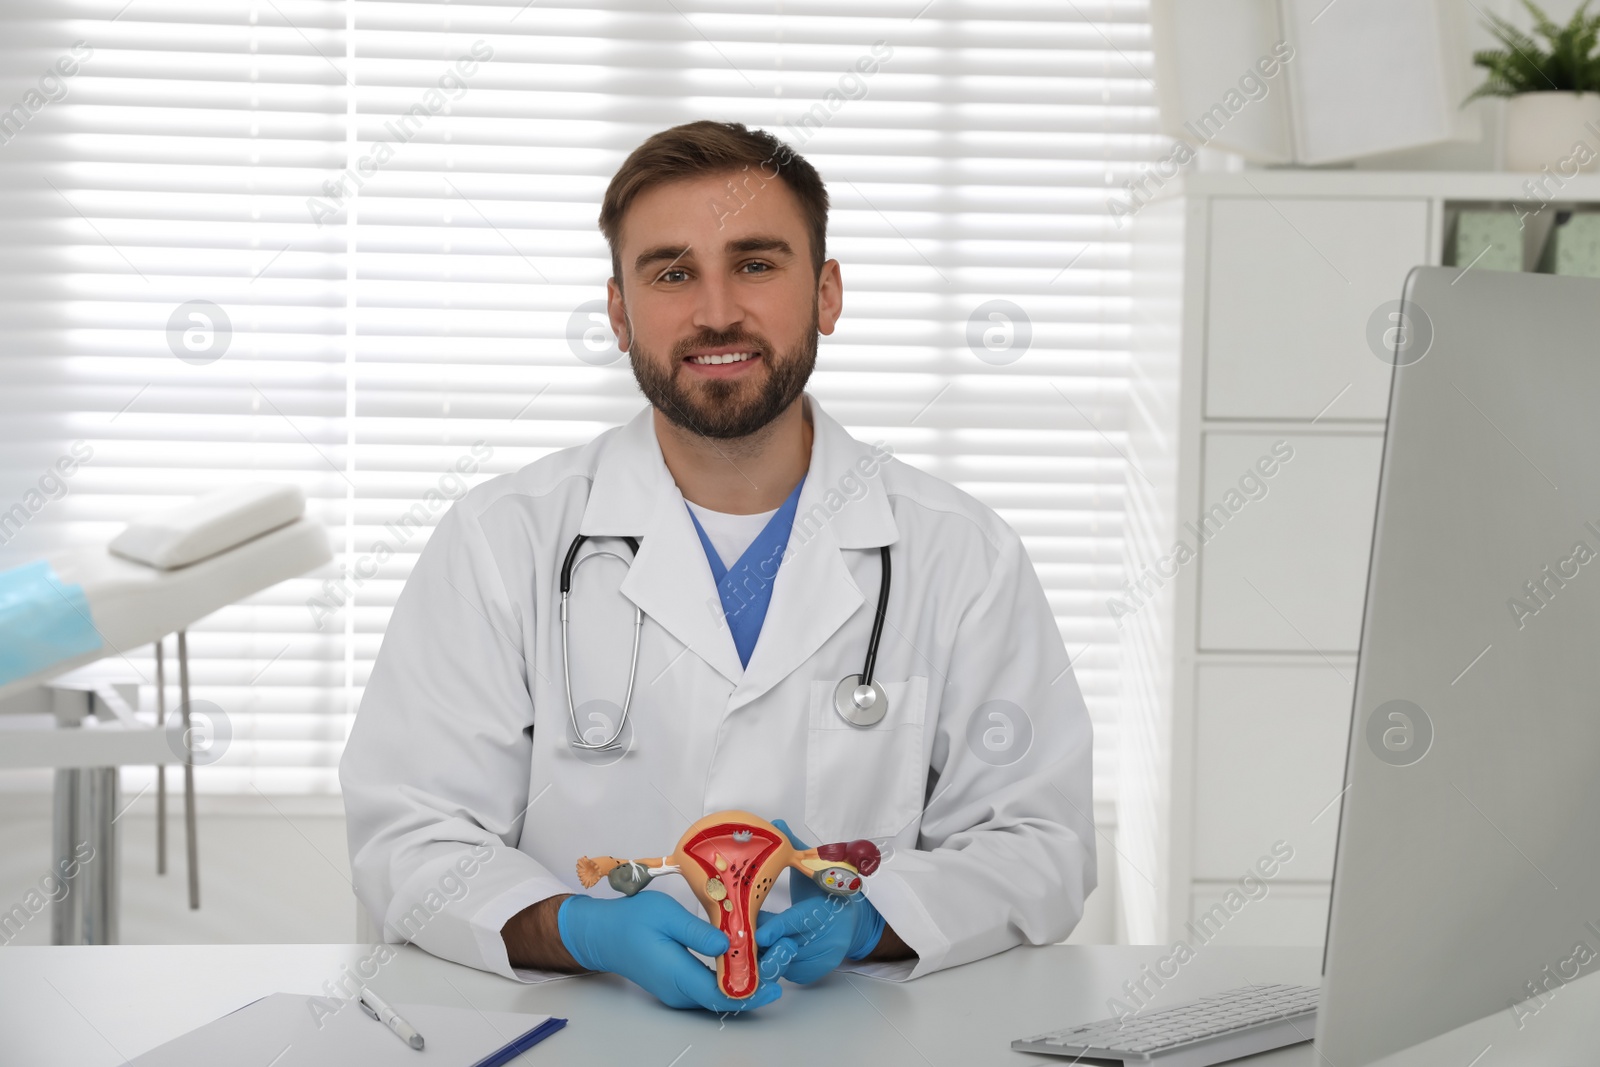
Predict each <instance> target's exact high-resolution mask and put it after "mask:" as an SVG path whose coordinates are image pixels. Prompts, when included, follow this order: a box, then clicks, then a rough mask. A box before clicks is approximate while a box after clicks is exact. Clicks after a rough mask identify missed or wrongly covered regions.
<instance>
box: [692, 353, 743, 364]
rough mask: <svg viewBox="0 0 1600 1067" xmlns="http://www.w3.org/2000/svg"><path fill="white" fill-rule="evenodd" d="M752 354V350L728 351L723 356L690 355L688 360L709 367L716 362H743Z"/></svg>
mask: <svg viewBox="0 0 1600 1067" xmlns="http://www.w3.org/2000/svg"><path fill="white" fill-rule="evenodd" d="M754 355H755V353H754V352H729V353H728V354H727V355H723V356H690V357H689V362H690V363H698V364H700V365H701V366H702V367H709V366H714V365H716V364H718V363H743V362H744V361H745V360H747V359H750V358H752V357H753V356H754Z"/></svg>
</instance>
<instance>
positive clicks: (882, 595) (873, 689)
mask: <svg viewBox="0 0 1600 1067" xmlns="http://www.w3.org/2000/svg"><path fill="white" fill-rule="evenodd" d="M587 540H589V538H588V535H586V534H579V535H578V536H576V537H574V538H573V539H572V547H570V548H568V549H567V558H566V559H565V560H563V561H562V563H561V670H562V676H563V677H562V680H563V682H564V683H565V684H566V689H567V715H568V717H569V718H570V719H571V720H572V733H573V737H572V739H571V740H570V741H569V742H568V743H569V744H571V745H572V747H573V748H580V749H589V750H595V749H614V748H616V747H618V746H617V738H619V737H621V736H622V730H623V728H624V727H625V726H627V724H628V708H629V706H630V705H631V704H632V703H633V682H634V677H635V675H636V674H637V672H638V670H639V631H640V630H641V629H643V627H644V610H643V609H642V608H640V607H638V606H637V605H635V606H634V609H633V658H632V660H631V661H630V662H629V664H628V693H627V695H626V696H624V697H623V698H622V718H621V719H620V720H619V721H618V722H617V728H616V730H615V731H614V732H613V733H612V734H611V736H610V737H608V738H606V739H605V740H604V741H600V742H591V741H585V740H584V739H583V730H582V728H581V727H579V726H578V708H577V705H576V704H574V703H573V700H572V664H571V660H570V659H569V658H568V655H567V602H568V601H569V600H571V599H572V573H573V571H575V570H577V569H578V567H580V566H582V565H583V564H584V563H585V562H587V561H589V560H591V559H594V558H595V557H597V556H610V557H611V558H612V559H617V560H622V563H623V564H624V565H627V566H631V565H632V564H631V563H630V562H629V561H628V560H626V559H623V558H622V556H621V555H620V554H618V553H616V552H608V551H604V550H601V551H596V552H591V553H589V554H588V555H587V556H584V557H583V559H578V558H577V557H578V549H580V548H582V547H583V543H584V542H585V541H587ZM622 540H623V541H625V542H627V545H628V548H629V550H630V551H631V552H632V553H633V555H634V557H637V556H638V555H639V542H638V540H637V539H636V538H633V537H624V538H623V539H622ZM878 556H879V558H880V559H881V560H882V561H883V575H882V577H880V578H879V579H878V610H877V613H876V614H875V615H874V616H873V619H872V636H871V638H869V639H868V641H867V662H866V665H865V666H863V667H862V668H861V673H860V674H851V675H846V676H845V677H843V678H841V679H839V684H838V686H836V687H835V688H834V691H833V708H834V710H835V711H837V712H838V713H839V717H840V718H841V719H843V720H844V721H845V722H847V723H849V724H850V725H851V726H859V727H861V728H862V729H866V728H867V727H871V726H876V725H877V724H878V723H880V722H882V721H883V717H884V716H885V715H886V714H888V712H889V696H888V694H887V693H885V692H884V691H883V686H881V685H879V684H878V683H877V682H875V681H873V678H872V671H873V668H875V667H876V666H877V665H878V645H879V643H880V642H882V640H883V619H884V613H885V612H886V611H887V609H888V607H889V546H888V545H883V546H882V547H880V548H879V549H878Z"/></svg>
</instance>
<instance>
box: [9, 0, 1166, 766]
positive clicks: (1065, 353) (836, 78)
mask: <svg viewBox="0 0 1600 1067" xmlns="http://www.w3.org/2000/svg"><path fill="white" fill-rule="evenodd" d="M4 17H5V19H6V22H5V27H4V28H5V31H6V37H5V43H4V44H3V45H0V50H3V51H4V54H5V62H4V64H3V67H4V69H5V70H6V71H8V72H11V73H10V74H8V75H7V76H6V80H5V81H4V83H3V86H4V94H3V95H0V108H3V107H5V106H6V105H7V104H8V103H10V102H12V101H25V100H26V99H27V98H26V95H25V94H26V93H27V92H28V91H30V90H31V89H38V88H39V82H40V79H41V77H43V76H44V75H45V73H46V72H47V71H52V70H58V69H59V68H57V67H56V66H55V64H56V62H57V60H58V59H60V58H61V57H68V58H70V59H72V60H74V61H75V63H76V68H77V69H76V70H75V72H74V73H73V74H72V75H71V76H70V77H68V76H65V75H59V76H58V77H57V78H56V79H55V80H54V81H51V82H50V83H49V84H48V85H46V86H45V89H46V90H48V91H47V92H46V91H40V92H39V93H38V94H37V95H38V98H39V100H40V101H41V102H42V106H41V107H39V108H37V109H31V108H30V107H28V106H27V105H26V104H25V105H24V107H23V112H24V117H25V121H24V122H23V123H22V124H20V125H18V124H16V123H15V122H13V123H12V124H11V125H9V126H8V125H7V124H6V122H5V121H4V116H3V115H0V181H3V182H4V187H5V190H6V193H7V194H8V195H7V197H6V198H5V200H4V202H3V203H0V213H3V215H4V217H5V226H4V241H3V245H0V247H3V249H4V253H3V254H4V256H5V267H6V275H7V278H8V281H9V282H10V284H9V285H8V286H7V287H6V289H5V291H4V293H0V301H3V303H4V316H3V319H0V335H3V346H4V347H3V350H0V375H3V382H4V387H3V393H0V405H3V422H4V425H3V429H0V434H3V437H0V441H3V444H0V465H3V468H4V469H3V471H0V491H3V493H4V496H3V497H0V506H10V504H11V503H12V502H13V501H16V500H18V499H21V497H22V495H23V494H24V493H25V492H26V491H27V489H28V487H29V485H31V484H33V483H34V482H36V481H37V479H38V477H39V475H40V473H41V472H43V471H44V470H45V468H46V467H47V466H48V465H49V464H50V463H51V462H52V461H53V460H54V459H55V458H56V457H57V456H59V455H62V454H66V452H67V450H69V449H70V448H72V447H73V442H76V441H82V442H84V445H83V446H79V447H86V448H88V449H91V450H92V456H91V458H90V459H88V460H87V461H86V462H84V463H82V464H81V465H80V466H79V468H78V469H77V470H76V472H75V473H74V474H73V476H72V477H71V478H70V479H69V480H68V481H67V482H66V484H65V488H64V491H63V492H62V493H61V494H59V495H57V496H53V497H50V498H48V499H46V500H45V501H44V504H43V506H42V507H41V508H40V509H39V510H38V511H37V513H36V514H31V515H30V518H29V521H28V522H27V523H26V525H25V528H23V529H21V530H20V531H0V540H4V541H5V542H6V543H5V544H4V545H3V546H0V554H3V555H0V565H14V564H16V563H20V562H23V561H24V560H26V559H28V558H33V557H35V556H37V555H38V554H40V553H42V552H44V551H47V550H50V549H53V548H55V547H59V546H63V545H70V544H82V543H92V542H97V541H104V540H105V539H107V538H109V537H110V536H112V535H113V534H114V533H115V532H116V530H117V529H119V528H120V525H121V524H122V523H123V522H124V521H126V520H127V519H128V518H129V517H130V516H132V515H134V514H135V513H137V512H139V511H141V510H144V509H147V508H149V507H152V506H158V505H161V504H165V503H169V502H174V501H176V500H178V499H180V498H182V497H184V496H187V495H190V494H193V493H196V492H200V491H204V490H206V489H209V488H212V487H215V486H219V485H225V484H230V483H234V482H239V481H243V480H255V479H262V480H286V481H293V482H295V483H297V484H299V485H301V486H303V487H304V488H305V490H306V492H307V495H308V496H309V497H310V499H311V504H310V507H311V510H312V512H313V514H314V515H315V516H316V517H317V518H319V519H320V520H321V521H323V522H324V523H325V524H326V525H327V526H328V527H329V529H330V532H331V535H332V540H333V544H334V548H335V551H336V553H337V560H336V563H335V565H334V566H332V567H330V568H329V569H327V570H326V571H325V572H322V573H319V574H317V575H313V576H309V577H306V578H303V579H298V580H295V581H290V582H285V583H283V584H282V585H280V586H278V587H276V588H274V589H272V590H269V591H267V592H265V593H263V594H260V595H258V596H255V597H252V598H250V599H249V600H248V601H246V602H244V603H242V604H239V605H236V606H233V607H229V608H227V609H225V610H223V611H221V612H218V613H217V614H216V615H214V616H212V617H210V618H208V619H207V620H205V621H204V622H202V623H201V624H200V625H199V626H197V627H195V629H194V630H193V631H192V633H191V639H190V646H191V654H192V656H193V657H194V664H193V673H194V680H195V696H196V697H197V698H204V699H206V700H209V701H211V702H212V703H214V704H215V705H217V706H218V707H219V708H221V709H222V712H223V714H225V715H226V716H227V719H228V726H229V728H230V731H231V740H230V741H229V747H228V750H227V751H226V752H225V753H223V754H222V757H221V758H220V759H219V760H218V761H217V762H215V763H214V764H212V765H209V766H207V767H205V768H204V769H203V770H202V771H201V772H200V773H199V774H198V776H197V777H198V781H199V788H201V789H202V790H212V791H250V790H252V789H259V790H261V791H263V792H268V793H292V792H332V791H336V790H337V788H338V784H337V778H336V764H337V761H338V757H339V753H340V750H341V748H342V745H343V741H344V738H345V735H346V731H347V729H348V726H349V722H350V718H351V717H352V716H353V714H354V712H355V709H356V707H357V705H358V703H359V698H360V692H361V686H362V684H363V681H364V679H365V677H366V675H367V671H368V668H369V666H370V664H371V662H372V660H373V658H374V656H375V655H376V653H377V651H378V646H379V642H380V640H381V637H382V634H383V628H384V623H385V620H386V619H387V616H388V613H389V611H390V608H391V606H392V605H393V603H394V601H395V598H396V596H397V594H398V592H399V590H400V588H401V585H402V584H403V582H404V580H405V577H406V575H407V573H408V572H409V569H410V567H411V564H412V562H413V561H414V560H415V558H416V554H417V552H418V551H419V550H420V548H421V547H422V545H423V544H425V543H426V540H427V534H428V531H429V529H431V527H432V525H433V524H434V522H435V521H436V520H437V519H438V517H439V516H440V515H441V514H442V513H443V511H444V510H445V509H446V508H447V507H448V506H449V504H450V502H451V501H452V500H453V499H455V498H456V497H458V496H460V494H461V493H462V492H463V491H464V490H465V488H466V487H467V486H469V485H471V484H474V483H476V482H477V481H480V480H482V479H484V478H487V477H490V476H492V475H494V474H498V473H502V472H505V471H510V470H514V469H516V468H517V467H520V466H522V465H524V464H527V463H529V462H532V461H533V460H535V459H537V458H539V457H540V456H543V455H546V454H548V453H549V452H551V451H552V450H555V449H559V448H564V447H568V446H571V445H575V444H579V443H581V442H583V441H586V440H588V439H589V438H591V437H592V436H593V435H595V434H596V433H598V432H599V431H601V430H603V429H605V428H607V427H609V426H613V425H616V424H618V423H620V422H623V421H625V420H626V419H627V418H628V417H629V416H630V415H632V414H633V413H634V412H635V411H637V410H638V409H639V407H641V406H642V405H643V403H644V401H643V399H642V397H641V396H640V395H639V393H638V391H637V388H636V386H635V385H634V382H633V379H632V375H631V373H630V372H629V370H628V365H627V361H626V359H625V358H620V357H618V354H617V353H616V352H615V350H614V348H611V346H610V338H609V332H608V331H605V330H603V329H601V328H599V327H600V326H601V325H602V324H603V319H596V318H594V317H592V315H593V313H594V312H595V311H597V310H598V308H599V306H600V305H599V304H597V303H596V301H598V300H600V298H601V297H602V296H603V292H604V290H603V285H604V280H605V278H606V276H607V274H608V273H609V256H608V253H607V250H606V247H605V244H604V241H603V239H602V238H601V236H600V234H599V232H598V230H597V228H596V224H595V219H596V215H597V213H598V208H599V202H600V198H601V195H602V193H603V190H604V188H605V185H606V183H607V181H608V179H609V178H610V176H611V174H612V173H613V172H614V171H615V169H616V167H617V166H618V165H619V164H620V163H621V162H622V160H623V158H624V157H625V156H626V154H627V153H628V152H629V151H630V150H631V149H632V148H633V147H634V146H636V145H637V144H638V143H639V142H640V141H641V140H643V139H644V138H645V137H646V136H648V135H649V134H650V133H652V132H655V131H656V130H659V129H662V128H665V127H667V126H670V125H674V124H677V123H680V122H685V121H689V120H692V119H695V118H717V119H729V120H737V121H741V122H744V123H746V124H748V125H752V126H760V127H764V128H767V129H770V130H772V131H773V132H774V133H776V134H777V135H779V136H780V137H782V138H783V139H784V140H786V141H787V142H788V143H789V144H790V145H791V146H793V147H794V148H795V149H796V150H798V151H799V152H801V153H802V154H803V155H805V156H806V157H807V158H808V159H809V160H810V161H811V162H812V163H813V164H814V165H815V166H816V167H817V168H818V170H819V171H820V172H821V173H822V176H823V178H824V180H826V181H827V183H828V187H829V192H830V195H831V197H832V200H833V211H832V216H831V219H830V232H829V254H830V255H832V256H834V257H836V258H838V259H839V260H840V261H841V263H842V265H843V269H844V279H845V315H844V318H843V320H842V322H841V324H840V327H839V329H838V331H837V332H836V333H835V334H834V335H833V336H832V337H830V338H825V339H824V340H823V342H822V347H821V350H820V355H819V363H818V369H817V373H816V375H815V377H814V378H813V380H812V384H811V387H810V388H811V389H812V391H813V392H814V393H815V394H816V395H817V396H818V397H819V398H820V399H821V400H822V402H823V403H824V404H825V405H826V406H827V408H828V410H829V411H830V412H831V413H832V414H833V415H835V416H836V417H837V418H839V419H840V420H841V421H842V422H843V423H844V424H845V425H846V426H847V427H848V428H850V429H851V431H852V432H853V433H854V434H855V435H856V436H858V437H861V438H864V439H867V440H879V439H881V440H883V441H886V442H887V443H888V444H889V446H890V447H891V448H893V450H894V452H895V453H896V454H897V455H898V456H899V457H900V458H902V459H903V460H905V461H907V462H909V463H912V464H915V465H917V466H919V467H922V468H923V469H925V470H928V471H930V472H932V473H934V474H936V475H939V476H940V477H943V478H946V479H948V480H950V481H952V482H954V483H955V484H957V485H959V486H961V487H962V488H964V489H966V490H967V491H969V492H971V493H973V494H974V495H976V496H977V497H979V498H980V499H982V500H984V501H985V502H986V503H988V504H990V505H991V506H992V507H994V508H995V509H996V510H997V511H998V512H999V513H1000V514H1001V515H1002V516H1003V517H1004V518H1005V519H1006V520H1007V521H1008V522H1010V523H1011V524H1012V525H1013V526H1014V527H1015V528H1016V529H1017V530H1018V531H1019V532H1020V533H1021V534H1022V536H1023V538H1024V540H1025V542H1026V544H1027V548H1028V551H1029V552H1030V554H1031V556H1032V558H1033V561H1034V563H1035V565H1036V567H1037V568H1038V571H1039V574H1040V576H1041V578H1042V579H1043V581H1044V584H1045V587H1046V590H1047V591H1048V593H1049V597H1050V601H1051V603H1052V605H1053V606H1054V609H1055V613H1056V617H1057V620H1058V623H1059V625H1060V627H1061V632H1062V635H1063V638H1064V639H1065V641H1066V644H1067V648H1068V651H1069V652H1070V653H1072V654H1073V656H1074V662H1075V664H1076V670H1077V675H1078V679H1079V681H1080V684H1081V685H1082V687H1083V690H1084V692H1085V695H1086V697H1087V700H1088V703H1089V706H1090V709H1091V712H1092V713H1093V715H1094V718H1095V723H1096V745H1097V752H1096V774H1097V779H1098V780H1097V783H1096V793H1097V795H1098V796H1101V797H1109V796H1110V795H1112V793H1113V789H1112V781H1113V778H1114V775H1115V770H1116V766H1115V757H1114V753H1115V736H1114V711H1115V708H1114V701H1115V699H1116V691H1115V685H1116V679H1117V663H1116V656H1117V645H1116V631H1115V627H1114V625H1113V624H1112V622H1111V621H1110V620H1109V618H1108V616H1107V613H1106V608H1105V601H1106V598H1107V597H1108V596H1110V595H1112V593H1113V592H1114V591H1115V590H1116V589H1117V587H1118V586H1119V585H1120V583H1121V570H1122V567H1121V537H1122V509H1123V478H1124V460H1123V457H1122V449H1123V442H1122V438H1123V406H1124V403H1125V396H1126V387H1127V381H1126V376H1127V358H1126V348H1127V344H1128V332H1129V331H1128V325H1129V317H1130V314H1131V308H1130V303H1129V279H1128V245H1127V234H1128V229H1127V227H1126V226H1123V227H1122V228H1120V229H1119V228H1118V225H1117V223H1116V221H1115V220H1114V219H1113V218H1112V217H1111V216H1110V215H1108V213H1107V209H1106V208H1107V201H1108V198H1109V197H1110V196H1111V195H1112V194H1113V193H1114V192H1116V191H1117V190H1118V188H1119V186H1120V184H1121V182H1122V181H1124V180H1126V179H1127V178H1129V177H1132V176H1133V175H1134V173H1135V171H1136V168H1137V167H1138V166H1139V164H1140V163H1141V162H1147V161H1149V160H1153V159H1154V158H1156V156H1157V155H1158V152H1159V149H1160V147H1161V146H1162V145H1163V144H1164V142H1163V141H1162V139H1161V138H1160V137H1158V136H1157V135H1156V134H1155V132H1154V131H1155V125H1156V124H1155V108H1154V102H1153V101H1154V93H1153V89H1152V87H1151V85H1150V83H1149V82H1148V80H1147V79H1146V77H1145V76H1144V74H1143V73H1142V72H1144V71H1145V70H1147V69H1148V66H1149V51H1148V50H1149V41H1148V31H1147V26H1146V10H1145V4H1144V2H1143V0H1137V2H1135V0H1126V2H1122V0H1119V2H1111V3H1095V4H1089V3H1083V4H1078V3H1074V2H1073V0H931V2H927V0H850V2H841V0H820V2H819V0H810V2H807V3H805V4H799V3H783V2H776V0H773V2H759V0H603V2H586V3H584V4H582V5H578V4H573V3H567V2H561V0H531V2H529V3H522V2H521V0H508V2H507V3H502V4H470V3H468V4H462V3H377V2H357V0H132V2H131V3H124V0H105V2H101V0H81V2H79V3H76V4H73V5H71V6H70V7H68V8H65V9H58V11H57V13H55V14H53V15H50V16H46V15H44V14H41V13H39V12H38V11H28V12H22V11H20V10H18V9H17V8H16V7H13V8H12V9H11V11H10V12H9V13H8V14H7V15H6V16H4ZM78 42H81V45H78V47H77V51H76V52H75V51H74V48H75V44H77V43H78ZM869 68H870V70H869ZM57 83H59V85H58V84H57ZM11 114H12V115H13V116H15V114H16V112H15V109H13V111H12V112H11ZM126 651H127V653H128V655H127V659H126V661H116V662H115V663H114V664H113V666H115V667H116V669H119V670H122V671H124V672H129V671H137V672H140V673H141V674H142V675H143V677H144V678H145V679H153V678H154V670H153V666H152V659H151V656H150V650H149V649H137V650H126ZM127 781H128V782H129V783H131V786H132V788H133V789H135V790H136V789H137V788H139V780H138V778H137V772H131V771H130V772H129V777H128V779H127Z"/></svg>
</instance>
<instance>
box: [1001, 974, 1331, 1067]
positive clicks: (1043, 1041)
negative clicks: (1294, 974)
mask: <svg viewBox="0 0 1600 1067" xmlns="http://www.w3.org/2000/svg"><path fill="white" fill-rule="evenodd" d="M1316 1025H1317V990H1316V988H1315V987H1312V986H1299V985H1260V986H1244V987H1243V988H1240V989H1230V990H1228V991H1227V992H1226V993H1215V994H1213V995H1211V996H1208V997H1201V998H1199V999H1198V1000H1191V1001H1189V1002H1188V1003H1185V1004H1179V1005H1177V1006H1175V1007H1171V1008H1162V1009H1161V1010H1159V1011H1150V1012H1145V1013H1143V1014H1140V1015H1136V1016H1134V1017H1133V1018H1130V1019H1127V1020H1125V1021H1120V1022H1119V1021H1118V1020H1116V1019H1102V1020H1100V1021H1098V1022H1092V1023H1083V1024H1082V1025H1079V1026H1069V1027H1066V1028H1065V1029H1062V1030H1051V1031H1050V1032H1048V1033H1044V1034H1038V1035H1037V1036H1034V1037H1025V1038H1018V1039H1017V1040H1015V1041H1013V1042H1011V1047H1012V1048H1014V1049H1016V1050H1017V1051H1019V1052H1044V1053H1049V1054H1051V1055H1055V1056H1073V1057H1087V1058H1089V1059H1096V1060H1121V1061H1122V1062H1123V1063H1124V1064H1129V1063H1138V1064H1158V1065H1159V1067H1206V1065H1207V1064H1212V1063H1223V1062H1225V1061H1227V1060H1232V1059H1237V1058H1238V1057H1240V1056H1248V1055H1251V1054H1252V1053H1256V1052H1265V1051H1267V1050H1268V1049H1274V1048H1279V1047H1281V1046H1283V1045H1292V1044H1294V1043H1295V1042H1297V1041H1309V1040H1311V1037H1312V1035H1313V1033H1314V1032H1315V1030H1316Z"/></svg>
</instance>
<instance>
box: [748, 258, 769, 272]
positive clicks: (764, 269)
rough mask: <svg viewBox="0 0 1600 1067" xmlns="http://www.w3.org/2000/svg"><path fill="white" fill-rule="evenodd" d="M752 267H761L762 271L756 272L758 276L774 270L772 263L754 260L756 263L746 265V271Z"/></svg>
mask: <svg viewBox="0 0 1600 1067" xmlns="http://www.w3.org/2000/svg"><path fill="white" fill-rule="evenodd" d="M751 267H760V268H761V269H760V270H758V271H756V272H755V273H757V274H765V273H766V272H767V271H769V270H771V269H772V264H771V263H763V262H761V261H760V260H754V261H752V262H750V263H746V264H745V265H744V269H746V270H748V269H749V268H751Z"/></svg>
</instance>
